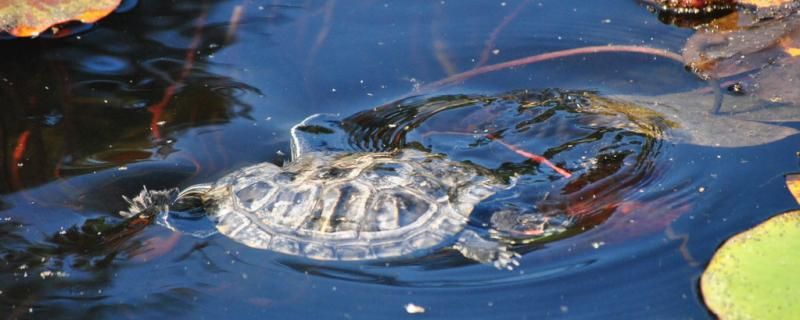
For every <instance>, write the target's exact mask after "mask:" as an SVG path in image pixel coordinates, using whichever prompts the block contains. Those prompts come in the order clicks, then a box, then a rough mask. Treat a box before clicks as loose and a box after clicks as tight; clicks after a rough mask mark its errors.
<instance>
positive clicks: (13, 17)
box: [0, 0, 121, 37]
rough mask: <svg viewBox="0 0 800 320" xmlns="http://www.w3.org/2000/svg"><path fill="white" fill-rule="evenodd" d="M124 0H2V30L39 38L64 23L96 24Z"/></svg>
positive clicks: (0, 15)
mask: <svg viewBox="0 0 800 320" xmlns="http://www.w3.org/2000/svg"><path fill="white" fill-rule="evenodd" d="M120 1H121V0H0V32H7V33H9V34H11V35H13V36H16V37H35V36H37V35H39V34H40V33H42V32H44V31H46V30H47V29H49V28H51V27H53V26H55V25H58V24H60V23H64V22H69V21H80V22H83V23H93V22H96V21H97V20H100V19H101V18H103V17H105V16H107V15H108V14H110V13H111V12H112V11H114V9H116V8H117V7H118V6H119V4H120Z"/></svg>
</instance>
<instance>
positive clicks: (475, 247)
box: [453, 230, 521, 270]
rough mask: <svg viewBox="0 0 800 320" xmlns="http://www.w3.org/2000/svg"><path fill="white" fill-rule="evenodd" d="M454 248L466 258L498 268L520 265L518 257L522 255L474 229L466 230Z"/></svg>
mask: <svg viewBox="0 0 800 320" xmlns="http://www.w3.org/2000/svg"><path fill="white" fill-rule="evenodd" d="M453 248H454V249H456V250H458V251H459V252H461V254H462V255H464V257H466V258H469V259H472V260H475V261H478V262H481V263H487V264H492V265H494V266H495V268H497V269H508V270H513V269H514V268H515V267H517V266H519V261H518V259H519V258H520V257H521V256H520V255H519V254H518V253H516V252H514V251H511V250H509V249H508V247H507V246H506V245H504V244H502V243H499V242H497V241H494V240H487V239H484V238H483V237H481V236H480V235H478V234H477V233H476V232H475V231H472V230H464V232H462V233H461V237H459V238H458V241H457V242H456V244H455V245H454V246H453Z"/></svg>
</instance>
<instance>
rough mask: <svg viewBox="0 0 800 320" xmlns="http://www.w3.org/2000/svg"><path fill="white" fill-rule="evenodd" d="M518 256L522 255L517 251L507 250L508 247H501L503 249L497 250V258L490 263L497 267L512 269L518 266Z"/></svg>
mask: <svg viewBox="0 0 800 320" xmlns="http://www.w3.org/2000/svg"><path fill="white" fill-rule="evenodd" d="M520 258H522V256H521V255H520V254H519V253H516V252H513V251H508V249H505V247H503V250H500V251H498V253H497V260H494V262H492V265H494V267H495V268H497V269H506V270H508V271H513V270H514V268H516V267H519V259H520Z"/></svg>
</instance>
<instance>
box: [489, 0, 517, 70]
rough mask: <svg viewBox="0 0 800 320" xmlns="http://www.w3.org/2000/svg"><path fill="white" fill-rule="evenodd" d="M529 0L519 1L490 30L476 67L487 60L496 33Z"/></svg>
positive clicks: (504, 26) (495, 38)
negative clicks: (517, 4)
mask: <svg viewBox="0 0 800 320" xmlns="http://www.w3.org/2000/svg"><path fill="white" fill-rule="evenodd" d="M529 1H530V0H525V1H522V3H520V4H519V6H517V8H516V9H514V11H513V12H511V14H509V15H507V16H506V17H505V18H503V21H501V22H500V24H499V25H497V27H495V28H494V30H492V34H490V35H489V39H488V40H486V44H485V46H484V47H483V52H481V57H480V59H478V64H477V65H476V67H480V66H482V65H484V64H485V63H486V61H488V60H489V54H490V53H491V52H492V49H494V48H495V47H494V44H495V42H496V41H497V35H499V34H500V31H503V29H505V28H506V26H508V24H509V23H511V21H512V20H514V18H516V17H517V15H518V14H519V13H520V12H521V11H522V9H523V8H525V6H527V5H528V2H529Z"/></svg>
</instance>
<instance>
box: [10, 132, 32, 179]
mask: <svg viewBox="0 0 800 320" xmlns="http://www.w3.org/2000/svg"><path fill="white" fill-rule="evenodd" d="M30 136H31V131H30V130H25V131H23V132H22V133H21V134H20V135H19V137H18V138H17V144H16V145H15V146H14V152H13V153H12V154H11V158H12V161H11V163H10V164H9V167H10V168H9V170H10V171H11V184H12V186H13V187H14V189H21V188H22V181H21V180H20V176H19V163H20V161H22V157H24V156H25V149H27V147H28V138H30Z"/></svg>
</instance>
